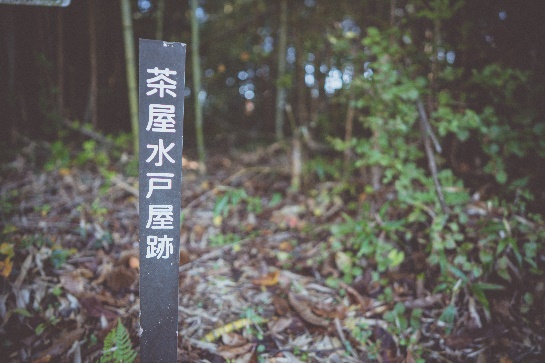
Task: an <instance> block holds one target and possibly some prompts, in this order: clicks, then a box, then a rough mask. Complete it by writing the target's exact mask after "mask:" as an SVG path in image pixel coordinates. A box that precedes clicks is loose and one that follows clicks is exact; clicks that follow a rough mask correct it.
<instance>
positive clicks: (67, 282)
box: [60, 268, 93, 296]
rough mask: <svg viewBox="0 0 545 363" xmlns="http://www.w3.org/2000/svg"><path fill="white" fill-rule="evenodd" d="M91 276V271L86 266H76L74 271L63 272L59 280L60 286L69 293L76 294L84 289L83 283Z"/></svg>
mask: <svg viewBox="0 0 545 363" xmlns="http://www.w3.org/2000/svg"><path fill="white" fill-rule="evenodd" d="M91 277H93V273H92V272H91V271H90V270H88V269H86V268H78V269H77V270H74V271H69V272H65V273H63V274H62V275H61V277H60V281H61V285H62V287H63V288H64V289H65V290H66V291H68V292H69V293H71V294H72V295H76V296H78V295H79V294H81V293H82V292H84V291H85V285H86V284H87V282H88V279H89V278H91Z"/></svg>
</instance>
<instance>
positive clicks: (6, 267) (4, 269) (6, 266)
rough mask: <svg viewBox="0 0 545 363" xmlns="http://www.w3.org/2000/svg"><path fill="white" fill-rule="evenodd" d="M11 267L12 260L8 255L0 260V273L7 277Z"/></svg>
mask: <svg viewBox="0 0 545 363" xmlns="http://www.w3.org/2000/svg"><path fill="white" fill-rule="evenodd" d="M12 269H13V262H12V261H11V259H10V258H9V257H7V258H6V259H5V260H4V261H0V275H2V276H4V277H8V276H9V275H10V274H11V270H12Z"/></svg>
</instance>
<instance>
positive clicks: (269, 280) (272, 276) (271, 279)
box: [252, 270, 280, 286]
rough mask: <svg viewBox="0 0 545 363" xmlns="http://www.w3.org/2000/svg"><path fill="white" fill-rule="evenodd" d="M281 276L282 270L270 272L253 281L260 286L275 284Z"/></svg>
mask: <svg viewBox="0 0 545 363" xmlns="http://www.w3.org/2000/svg"><path fill="white" fill-rule="evenodd" d="M279 277H280V270H276V271H273V272H269V273H268V274H266V275H263V276H260V277H258V278H257V279H253V280H252V283H253V284H254V285H258V286H274V285H278V279H279Z"/></svg>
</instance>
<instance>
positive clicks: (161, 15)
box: [155, 0, 165, 40]
mask: <svg viewBox="0 0 545 363" xmlns="http://www.w3.org/2000/svg"><path fill="white" fill-rule="evenodd" d="M156 15H157V24H156V28H155V39H157V40H164V39H163V29H164V24H165V0H157V14H156Z"/></svg>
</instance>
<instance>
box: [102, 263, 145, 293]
mask: <svg viewBox="0 0 545 363" xmlns="http://www.w3.org/2000/svg"><path fill="white" fill-rule="evenodd" d="M137 278H138V271H137V270H135V269H133V268H128V267H125V266H117V267H114V268H113V269H112V270H111V271H109V273H108V275H107V276H106V286H108V288H109V289H111V290H112V291H114V292H123V291H126V290H128V289H129V288H130V287H131V285H132V284H133V283H134V282H135V281H136V279H137Z"/></svg>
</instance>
